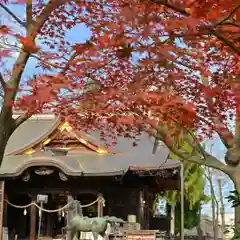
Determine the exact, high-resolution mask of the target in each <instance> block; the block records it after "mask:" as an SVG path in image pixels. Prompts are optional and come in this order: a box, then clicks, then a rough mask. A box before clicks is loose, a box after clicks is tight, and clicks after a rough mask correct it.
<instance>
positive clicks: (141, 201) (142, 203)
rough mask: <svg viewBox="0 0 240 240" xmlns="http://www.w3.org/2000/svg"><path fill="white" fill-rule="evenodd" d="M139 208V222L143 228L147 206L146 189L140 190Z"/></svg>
mask: <svg viewBox="0 0 240 240" xmlns="http://www.w3.org/2000/svg"><path fill="white" fill-rule="evenodd" d="M138 206H139V209H138V222H139V223H140V225H141V228H143V227H144V207H145V200H144V190H143V189H141V190H140V191H139V204H138Z"/></svg>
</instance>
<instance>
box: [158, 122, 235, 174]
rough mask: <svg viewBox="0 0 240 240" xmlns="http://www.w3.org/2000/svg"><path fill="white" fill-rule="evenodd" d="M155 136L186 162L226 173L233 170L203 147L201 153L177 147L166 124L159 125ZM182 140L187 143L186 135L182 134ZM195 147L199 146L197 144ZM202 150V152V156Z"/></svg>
mask: <svg viewBox="0 0 240 240" xmlns="http://www.w3.org/2000/svg"><path fill="white" fill-rule="evenodd" d="M157 137H158V138H159V139H161V140H162V141H163V142H164V143H165V144H166V146H167V147H168V148H169V150H170V151H172V152H173V153H174V154H175V155H177V156H178V157H179V158H180V159H182V160H183V161H188V162H192V163H196V164H199V165H205V166H208V167H212V168H215V169H218V170H220V171H223V172H225V173H226V174H229V172H231V171H233V168H232V167H230V166H227V165H225V164H223V163H222V162H220V161H219V160H218V159H217V158H215V157H214V156H212V155H210V154H209V153H207V152H206V151H205V150H204V149H203V148H201V153H199V151H198V153H197V152H188V151H187V150H183V149H181V148H179V147H177V146H176V142H175V141H174V139H173V137H171V135H170V134H169V131H168V128H167V126H162V125H161V126H159V128H158V131H157ZM183 141H184V142H187V143H188V141H189V139H187V138H186V136H183ZM191 145H192V146H194V145H195V144H194V143H193V144H191ZM197 148H199V146H198V147H197ZM193 150H194V149H193ZM196 150H197V149H196ZM202 152H204V156H203V153H202Z"/></svg>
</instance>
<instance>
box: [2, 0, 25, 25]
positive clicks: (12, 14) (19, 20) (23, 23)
mask: <svg viewBox="0 0 240 240" xmlns="http://www.w3.org/2000/svg"><path fill="white" fill-rule="evenodd" d="M0 7H1V8H3V9H4V10H5V11H6V12H7V13H8V14H9V15H10V16H11V17H12V18H13V19H14V20H15V21H16V22H18V23H19V24H20V25H22V26H23V27H26V23H25V22H23V21H22V20H21V19H20V18H18V17H17V16H16V15H15V14H14V13H13V12H12V11H11V10H9V9H8V8H7V7H6V6H5V5H4V4H2V3H0Z"/></svg>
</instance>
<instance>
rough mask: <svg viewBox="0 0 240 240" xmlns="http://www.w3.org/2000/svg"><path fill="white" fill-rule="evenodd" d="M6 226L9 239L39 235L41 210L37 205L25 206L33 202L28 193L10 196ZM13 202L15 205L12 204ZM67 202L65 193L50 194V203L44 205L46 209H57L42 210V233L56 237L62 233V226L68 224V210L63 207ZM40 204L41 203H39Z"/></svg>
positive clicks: (42, 234)
mask: <svg viewBox="0 0 240 240" xmlns="http://www.w3.org/2000/svg"><path fill="white" fill-rule="evenodd" d="M8 201H9V203H11V204H8V207H7V212H6V213H5V214H6V215H7V216H6V219H7V220H6V223H5V224H4V225H5V227H8V233H9V239H10V240H12V239H15V237H16V235H17V238H18V239H26V238H29V237H30V235H31V234H33V232H35V233H34V235H36V236H37V234H38V229H39V220H40V211H39V209H38V208H37V207H36V206H34V205H33V206H30V207H26V208H24V206H27V205H28V204H30V203H31V202H32V198H31V197H30V196H29V195H27V194H15V195H12V196H10V197H9V198H8ZM12 204H13V205H12ZM66 204H67V197H66V195H64V194H48V203H47V204H44V205H43V208H44V209H51V210H56V211H55V212H46V211H42V212H41V214H42V217H41V224H40V235H41V236H49V237H56V236H58V235H61V234H62V228H63V227H65V226H66V224H67V221H66V216H67V210H65V209H63V210H60V211H57V210H58V209H61V208H62V207H63V206H65V205H66ZM38 205H39V204H38Z"/></svg>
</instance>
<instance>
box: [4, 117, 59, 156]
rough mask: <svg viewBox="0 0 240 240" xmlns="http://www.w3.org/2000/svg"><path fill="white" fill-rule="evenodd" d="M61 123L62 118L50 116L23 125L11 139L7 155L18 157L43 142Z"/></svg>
mask: <svg viewBox="0 0 240 240" xmlns="http://www.w3.org/2000/svg"><path fill="white" fill-rule="evenodd" d="M60 123H61V121H60V118H59V117H56V116H54V115H50V114H48V115H47V116H46V117H43V116H41V117H38V116H37V115H36V116H34V117H32V118H30V119H28V120H27V121H26V122H24V123H23V124H21V125H20V126H19V127H18V128H17V129H16V130H15V131H14V132H13V134H12V136H11V137H10V139H9V141H8V144H7V147H6V150H5V155H16V154H19V153H21V152H22V151H24V150H25V149H26V148H31V147H33V146H34V145H36V144H37V143H39V142H41V141H42V140H43V139H44V138H46V137H47V136H48V135H49V134H51V133H52V132H53V131H54V130H55V129H56V128H57V127H58V126H59V124H60Z"/></svg>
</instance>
